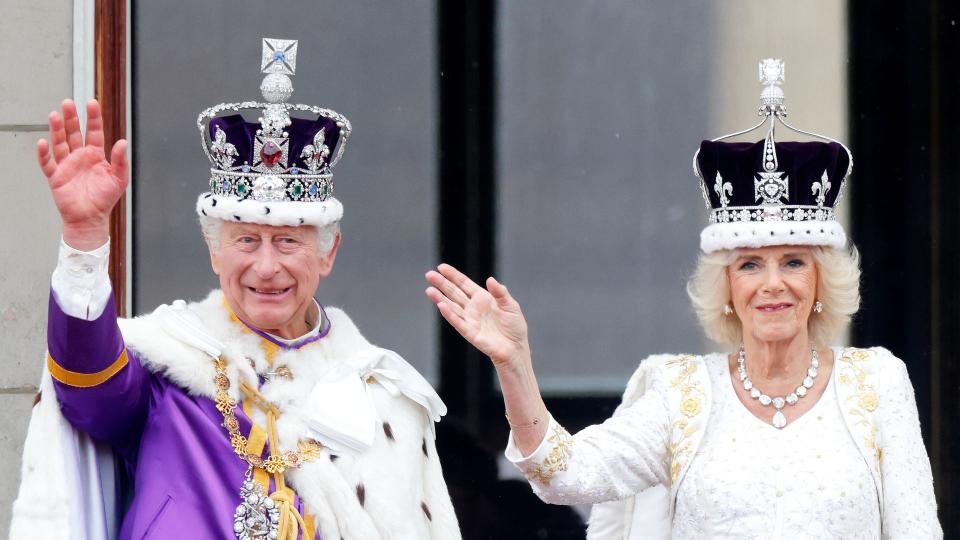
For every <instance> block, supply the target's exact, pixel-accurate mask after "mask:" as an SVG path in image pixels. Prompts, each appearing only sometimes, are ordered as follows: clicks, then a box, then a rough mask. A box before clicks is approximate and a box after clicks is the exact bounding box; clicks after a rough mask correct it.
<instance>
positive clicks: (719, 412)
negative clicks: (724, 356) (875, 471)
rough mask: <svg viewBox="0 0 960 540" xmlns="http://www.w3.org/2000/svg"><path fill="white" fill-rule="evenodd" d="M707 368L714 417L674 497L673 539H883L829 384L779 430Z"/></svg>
mask: <svg viewBox="0 0 960 540" xmlns="http://www.w3.org/2000/svg"><path fill="white" fill-rule="evenodd" d="M708 367H709V368H710V369H711V373H710V379H711V382H712V383H713V395H714V400H713V403H714V414H713V415H712V417H711V420H710V424H709V425H708V426H707V430H706V433H705V434H704V438H703V442H702V443H701V446H700V451H699V452H698V453H697V457H696V458H695V459H694V460H693V462H692V463H691V464H690V470H689V471H688V472H687V476H686V478H685V479H684V481H683V483H682V484H681V485H680V488H679V491H678V493H677V509H676V515H675V517H674V520H673V535H674V537H675V538H717V539H720V538H731V539H732V538H785V539H786V538H797V539H799V538H843V539H848V540H855V539H861V538H862V539H874V538H880V509H879V506H878V504H877V491H876V488H875V487H874V485H873V477H872V476H871V475H870V469H868V468H867V465H866V463H865V462H864V461H863V458H862V457H861V456H860V452H859V451H858V450H857V447H856V445H854V443H853V440H852V439H851V438H850V434H849V432H848V431H847V427H846V425H844V422H843V417H842V416H841V414H840V408H839V406H838V404H837V398H836V394H835V393H834V392H833V388H831V387H832V381H831V382H830V383H828V385H829V386H828V388H827V390H826V391H825V392H824V393H823V396H822V397H821V398H820V400H819V401H818V402H817V403H816V404H815V405H814V406H813V408H811V409H810V410H809V411H808V412H807V413H805V414H804V415H803V416H801V417H800V418H798V419H796V420H794V421H793V422H791V423H789V424H787V426H786V427H785V428H784V429H782V430H781V429H777V428H775V427H773V426H772V425H771V424H770V423H769V422H764V421H762V420H760V419H759V418H757V417H756V416H754V415H753V414H752V413H751V412H750V411H748V410H747V408H746V407H744V406H743V403H741V402H740V400H739V398H738V397H737V395H736V393H735V391H734V388H733V386H732V384H731V382H730V377H729V376H728V373H727V371H726V366H725V365H723V364H720V363H713V364H708ZM714 370H716V372H714ZM769 409H770V414H771V416H772V414H773V410H774V409H773V407H772V406H771V407H769Z"/></svg>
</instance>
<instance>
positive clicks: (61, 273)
mask: <svg viewBox="0 0 960 540" xmlns="http://www.w3.org/2000/svg"><path fill="white" fill-rule="evenodd" d="M109 265H110V240H107V243H106V244H104V245H102V246H100V247H98V248H97V249H95V250H93V251H80V250H77V249H74V248H72V247H70V246H68V245H67V244H66V242H64V241H63V239H62V238H61V239H60V254H59V257H58V259H57V267H56V268H55V269H54V271H53V277H52V278H51V280H50V288H51V290H52V291H53V298H54V299H55V300H56V301H57V305H58V306H60V309H61V310H63V312H64V313H66V314H67V315H69V316H71V317H75V318H77V319H83V320H87V321H92V320H95V319H97V318H98V317H100V315H101V314H102V313H103V309H104V308H105V307H106V306H107V302H108V301H109V300H110V291H111V290H112V288H111V285H110V274H109V273H108V271H107V270H108V268H109Z"/></svg>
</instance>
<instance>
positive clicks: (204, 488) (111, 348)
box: [47, 294, 319, 540]
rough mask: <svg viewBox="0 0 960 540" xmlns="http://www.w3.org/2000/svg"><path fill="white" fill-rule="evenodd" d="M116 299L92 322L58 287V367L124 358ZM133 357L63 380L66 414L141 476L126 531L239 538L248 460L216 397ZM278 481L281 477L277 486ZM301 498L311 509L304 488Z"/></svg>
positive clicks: (51, 331)
mask: <svg viewBox="0 0 960 540" xmlns="http://www.w3.org/2000/svg"><path fill="white" fill-rule="evenodd" d="M112 306H113V298H112V297H111V299H110V301H109V302H108V303H107V309H105V310H104V312H103V314H102V315H101V316H100V317H99V318H98V319H96V320H94V321H85V320H82V319H77V318H74V317H70V316H69V315H67V314H65V313H64V312H63V311H62V310H61V309H60V306H59V305H57V302H56V300H55V299H54V297H53V294H51V295H50V309H49V320H48V328H47V342H48V350H49V352H50V356H51V357H52V358H53V359H54V361H55V362H56V364H57V365H59V366H60V367H61V368H63V369H65V370H69V371H72V372H76V373H85V374H91V373H99V372H102V371H103V370H105V369H107V368H108V367H110V366H111V365H112V364H114V362H115V361H116V360H117V359H118V358H119V357H120V355H121V354H122V353H123V351H124V349H125V346H124V342H123V336H122V335H121V333H120V328H119V327H118V326H117V318H116V315H115V314H114V313H113V310H112V309H111V307H112ZM313 341H315V340H314V339H308V340H304V342H302V343H299V344H298V345H295V346H294V347H298V346H304V345H307V344H309V343H311V342H313ZM127 358H128V361H127V363H126V365H124V366H123V367H122V368H121V369H120V370H119V371H118V372H117V373H116V374H114V375H113V376H111V377H110V378H109V379H107V380H106V381H104V382H102V383H100V384H97V385H96V386H92V387H89V388H82V387H75V386H70V385H67V384H63V383H62V382H59V381H57V380H56V377H55V378H54V386H55V388H56V392H57V399H58V400H59V401H60V404H61V409H62V411H63V415H64V417H65V418H66V419H67V420H68V421H69V422H70V423H71V424H73V426H74V427H76V428H77V429H79V430H81V431H84V432H86V433H89V434H90V436H91V437H93V438H95V439H97V440H100V441H103V442H106V443H109V444H110V445H111V446H112V447H113V448H114V450H115V451H116V454H117V457H118V459H119V460H120V461H121V462H122V465H123V466H124V467H125V468H126V469H127V472H128V473H129V474H130V476H131V477H132V478H133V481H134V489H133V498H132V501H131V504H130V506H129V509H128V510H127V511H126V513H125V515H124V516H123V522H122V526H121V528H120V535H119V538H120V539H121V540H125V539H141V538H178V537H179V538H183V539H186V538H190V539H206V538H210V539H225V538H234V536H235V535H234V532H233V512H234V509H235V508H236V506H237V504H238V503H239V502H240V499H239V491H240V486H241V484H242V483H243V480H244V474H245V473H246V470H247V463H246V462H245V461H243V460H242V459H241V458H240V457H239V456H238V455H237V454H236V453H234V451H233V448H232V447H231V446H230V438H229V435H228V434H227V430H226V428H224V427H223V416H222V415H221V414H220V412H219V411H217V408H216V406H215V405H214V403H213V401H212V400H211V399H209V398H207V397H202V396H191V395H189V394H187V393H186V392H185V391H184V390H183V389H181V388H180V387H178V386H176V385H175V384H173V383H171V382H170V381H169V380H168V379H167V378H165V377H164V376H162V375H157V374H154V373H151V372H150V371H149V370H147V369H145V368H144V366H143V364H142V363H141V361H140V359H139V358H138V357H137V355H136V353H134V352H133V351H130V350H127ZM235 414H236V417H237V420H239V422H240V432H241V433H242V434H244V435H247V434H249V433H250V429H251V422H250V419H249V418H248V417H247V415H245V414H244V413H243V411H242V410H240V408H239V407H238V408H237V410H236V411H235ZM268 455H269V442H268V443H267V444H266V445H265V448H264V452H263V456H264V457H266V456H268ZM274 487H275V486H274V484H273V480H272V479H271V480H270V490H271V492H272V491H273V489H274ZM294 504H295V506H296V507H297V509H298V510H299V511H300V513H301V515H302V514H304V508H303V503H302V501H300V498H299V496H298V497H296V498H295V501H294ZM316 537H317V538H319V535H317V536H316Z"/></svg>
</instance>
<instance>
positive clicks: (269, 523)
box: [233, 468, 280, 540]
mask: <svg viewBox="0 0 960 540" xmlns="http://www.w3.org/2000/svg"><path fill="white" fill-rule="evenodd" d="M252 476H253V475H252V468H248V469H247V474H246V477H245V478H244V480H243V486H241V487H240V504H238V505H237V509H236V510H235V511H234V512H233V533H234V534H235V535H237V540H276V539H277V534H278V529H279V523H280V510H279V509H277V505H276V503H274V502H273V499H271V498H270V497H268V496H266V495H264V494H263V487H262V486H260V484H258V483H257V482H255V481H254V480H253V478H252Z"/></svg>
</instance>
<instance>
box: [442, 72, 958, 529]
mask: <svg viewBox="0 0 960 540" xmlns="http://www.w3.org/2000/svg"><path fill="white" fill-rule="evenodd" d="M782 74H783V71H782V63H780V62H778V61H773V60H770V61H764V62H762V63H761V66H760V77H761V82H763V83H764V85H765V88H764V91H763V94H762V98H761V115H762V116H763V117H764V118H763V120H762V121H761V123H760V124H758V125H757V126H755V127H760V126H762V125H764V124H768V125H769V127H768V129H767V133H766V136H765V137H764V139H763V140H760V141H758V142H756V143H731V142H723V141H720V140H713V141H704V142H703V143H702V144H701V146H700V149H699V150H698V153H697V155H696V156H695V159H694V168H695V171H696V173H697V175H698V176H699V177H700V182H701V190H702V195H703V197H704V199H705V201H706V202H707V205H708V207H709V224H708V225H707V226H706V228H705V229H704V230H703V232H702V233H701V237H700V257H699V261H698V264H697V268H696V270H695V272H694V273H693V275H692V277H691V278H690V280H689V282H688V284H687V294H688V296H689V299H690V301H691V303H692V304H693V309H694V311H695V312H696V314H697V317H698V319H699V321H700V323H701V325H702V327H703V329H704V331H705V332H706V334H707V336H708V337H710V338H712V339H713V340H714V341H716V342H718V343H721V344H724V345H725V346H726V347H727V350H726V351H724V352H718V353H713V354H706V355H686V354H668V355H655V356H650V357H648V358H646V359H645V360H643V361H642V362H641V363H640V366H639V368H638V369H637V371H636V372H635V374H634V375H633V377H632V378H631V379H630V380H629V382H628V383H627V389H626V392H625V394H624V397H623V402H622V404H621V405H620V407H619V408H618V409H617V410H616V412H615V413H614V415H613V417H611V418H609V419H608V420H606V421H605V422H603V423H602V424H599V425H594V426H590V427H588V428H586V429H584V430H582V431H581V432H579V433H577V434H576V435H570V434H569V433H568V432H567V430H566V429H564V427H563V426H562V425H561V424H560V423H558V422H557V421H556V420H555V419H554V418H553V417H552V416H551V415H550V412H549V411H548V410H547V408H546V406H545V405H544V402H543V400H542V399H541V396H540V391H539V389H538V386H537V381H536V376H535V374H534V370H533V362H532V355H531V351H530V346H529V343H528V340H527V335H528V330H527V321H526V320H525V319H524V316H523V313H522V312H521V310H520V305H519V304H518V303H517V301H516V300H515V299H514V298H513V296H512V295H511V294H510V293H509V292H508V291H507V288H506V287H505V286H504V285H502V284H501V283H499V282H498V281H497V280H496V279H494V278H492V277H491V278H488V279H487V280H486V282H485V286H484V287H481V286H479V285H477V284H476V283H475V282H473V281H472V280H471V279H470V278H468V277H467V276H465V275H463V274H462V273H460V272H459V271H458V270H457V269H455V268H453V267H451V266H449V265H445V264H441V265H440V266H439V267H438V268H437V270H436V271H430V272H428V273H427V276H426V277H427V281H428V282H429V283H430V287H429V288H428V289H427V296H428V297H429V298H430V299H431V300H433V301H434V302H435V303H436V305H437V308H438V309H439V311H440V314H441V315H442V316H443V317H444V319H446V320H447V322H449V323H450V325H452V326H453V327H454V328H455V329H456V330H457V331H458V332H459V333H460V334H461V335H462V336H463V337H464V338H466V339H467V340H468V341H469V342H470V343H472V344H473V345H474V346H476V347H477V349H479V350H480V351H481V352H483V353H484V354H486V355H488V356H489V357H490V359H491V360H492V362H493V364H494V366H495V368H496V371H497V375H498V377H499V379H500V384H501V387H502V389H503V397H504V403H505V405H506V414H507V419H508V421H509V423H510V427H511V433H510V438H509V441H508V446H507V450H506V457H507V458H508V459H509V460H510V461H511V462H512V463H513V464H514V465H516V466H517V467H518V468H519V469H520V471H521V472H522V473H523V475H524V476H525V477H526V478H527V480H528V481H529V482H530V485H531V486H532V487H533V490H534V491H535V492H536V494H537V495H538V496H539V497H540V498H541V499H543V500H544V501H546V502H548V503H554V504H594V505H596V506H594V509H593V512H592V515H591V519H590V524H589V529H588V537H590V538H595V539H599V538H603V539H639V538H671V537H672V538H691V539H692V538H845V539H853V538H858V539H860V538H862V539H867V538H870V539H874V538H940V537H942V534H943V533H942V532H941V530H940V525H939V522H938V520H937V511H936V503H935V500H934V494H933V482H932V478H931V471H930V462H929V459H928V457H927V453H926V451H925V449H924V446H923V441H922V439H921V436H920V424H919V421H918V417H917V407H916V402H915V400H914V395H913V388H912V386H911V383H910V380H909V378H908V376H907V370H906V367H905V365H904V363H903V362H902V361H901V360H900V359H898V358H896V357H894V356H893V355H892V354H891V353H890V352H889V351H887V350H886V349H884V348H882V347H874V348H868V349H860V348H851V347H837V346H831V343H832V340H833V339H835V338H836V336H837V335H838V334H839V333H840V331H841V330H842V329H843V328H844V326H845V325H846V324H847V323H848V321H849V320H850V317H851V316H852V315H853V314H854V313H855V312H856V311H857V309H858V308H859V303H860V295H859V279H860V270H859V258H858V254H857V250H856V248H855V247H854V246H853V245H852V244H851V243H849V242H848V240H847V237H846V234H845V232H844V229H843V227H842V226H841V225H840V223H839V222H838V221H837V220H836V216H835V213H834V209H835V206H836V204H837V203H838V202H839V200H840V198H841V195H842V192H843V186H844V182H845V181H846V179H847V177H848V175H849V173H850V171H851V169H852V158H851V155H850V153H849V151H848V150H847V149H846V147H845V146H843V145H842V144H840V143H839V142H837V141H834V140H832V139H829V138H826V137H819V136H815V137H816V138H821V139H822V140H821V141H814V142H793V141H782V142H781V141H777V140H775V136H774V134H775V132H774V129H773V128H774V126H775V125H777V124H782V125H784V126H786V127H788V128H792V126H790V125H789V124H786V122H785V121H784V116H785V114H786V112H785V109H784V107H783V92H782V90H781V89H780V88H779V83H780V82H781V81H782ZM748 131H749V130H748ZM735 135H739V134H735ZM807 135H811V134H807ZM723 138H725V137H722V138H721V139H723ZM600 360H602V359H589V361H600Z"/></svg>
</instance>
